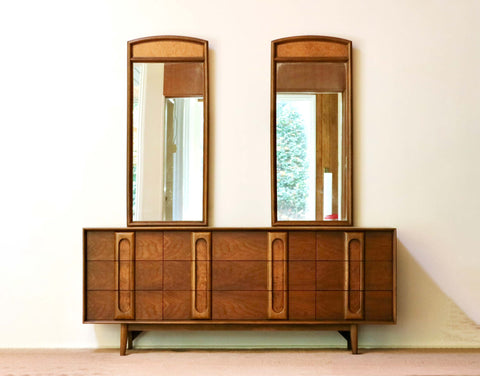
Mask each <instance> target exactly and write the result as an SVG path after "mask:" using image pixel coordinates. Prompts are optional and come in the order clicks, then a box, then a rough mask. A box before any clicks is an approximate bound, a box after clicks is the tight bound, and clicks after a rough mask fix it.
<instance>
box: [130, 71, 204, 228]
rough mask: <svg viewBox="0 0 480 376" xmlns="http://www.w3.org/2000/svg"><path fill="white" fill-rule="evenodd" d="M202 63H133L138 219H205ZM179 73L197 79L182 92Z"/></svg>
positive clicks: (134, 211) (135, 207) (135, 213)
mask: <svg viewBox="0 0 480 376" xmlns="http://www.w3.org/2000/svg"><path fill="white" fill-rule="evenodd" d="M202 65H203V64H202V63H134V64H133V182H132V184H133V187H132V190H133V204H132V214H133V219H134V220H135V221H159V220H160V221H185V220H191V221H201V220H202V214H203V208H202V202H203V200H202V197H203V96H201V95H199V94H201V93H202V86H201V85H202V82H203V80H202V72H203V66H202ZM179 72H181V73H182V74H185V72H188V73H189V75H190V76H191V77H195V74H196V77H197V79H196V80H194V81H190V82H189V83H190V85H188V89H186V88H183V89H182V88H180V87H179V86H180V85H179V84H180V82H179V80H178V79H176V78H175V75H176V74H178V73H179ZM173 80H175V81H176V85H175V87H174V88H172V87H171V86H172V85H170V82H171V81H173ZM169 81H170V82H169ZM192 82H193V83H195V82H197V85H191V84H192ZM198 83H199V84H198ZM186 95H190V96H188V97H186Z"/></svg>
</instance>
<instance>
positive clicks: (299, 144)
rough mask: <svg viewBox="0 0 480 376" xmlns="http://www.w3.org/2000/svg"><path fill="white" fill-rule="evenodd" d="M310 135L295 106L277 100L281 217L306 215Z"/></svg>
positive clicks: (279, 210) (288, 217)
mask: <svg viewBox="0 0 480 376" xmlns="http://www.w3.org/2000/svg"><path fill="white" fill-rule="evenodd" d="M306 150H307V137H306V134H305V124H304V121H303V119H302V118H301V116H300V115H299V114H298V112H296V111H295V109H294V108H293V107H292V106H290V105H288V104H286V103H282V102H277V215H278V219H279V220H289V219H291V220H299V219H304V218H305V210H306V199H307V195H308V191H307V188H308V187H307V184H306V182H307V174H308V167H309V166H308V160H307V153H306Z"/></svg>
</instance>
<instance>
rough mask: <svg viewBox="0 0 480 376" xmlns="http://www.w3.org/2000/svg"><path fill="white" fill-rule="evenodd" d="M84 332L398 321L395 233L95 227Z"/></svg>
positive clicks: (89, 246) (88, 239)
mask: <svg viewBox="0 0 480 376" xmlns="http://www.w3.org/2000/svg"><path fill="white" fill-rule="evenodd" d="M83 236H84V308H83V321H84V323H116V324H121V346H120V353H121V354H122V355H123V354H125V352H126V349H127V347H132V345H133V340H134V339H135V337H136V336H137V335H138V334H139V333H140V332H142V331H146V330H158V329H161V328H162V327H163V328H165V325H170V326H173V325H175V326H189V327H190V328H192V329H193V328H205V327H207V328H210V329H213V328H219V327H221V328H225V327H234V326H242V327H243V328H247V327H250V328H257V327H262V328H264V327H265V326H275V327H278V328H279V329H280V328H283V329H288V328H294V327H295V328H298V327H299V326H303V327H307V326H308V327H309V328H311V329H332V330H338V331H339V332H340V334H342V335H343V336H344V337H345V338H346V339H347V343H348V346H349V348H351V349H352V352H353V353H357V347H358V346H357V343H358V336H357V325H360V324H393V323H395V321H396V231H395V229H383V228H382V229H380V228H375V229H366V228H356V227H335V228H318V227H316V228H314V227H288V228H287V227H274V228H212V227H196V228H192V227H190V228H187V227H175V228H172V227H148V228H146V227H137V228H132V227H130V228H110V229H107V228H102V229H94V228H88V229H84V230H83Z"/></svg>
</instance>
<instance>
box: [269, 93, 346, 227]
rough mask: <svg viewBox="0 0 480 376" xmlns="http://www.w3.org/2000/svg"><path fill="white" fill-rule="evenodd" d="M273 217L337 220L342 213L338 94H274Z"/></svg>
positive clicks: (302, 219) (339, 96)
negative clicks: (275, 214)
mask: <svg viewBox="0 0 480 376" xmlns="http://www.w3.org/2000/svg"><path fill="white" fill-rule="evenodd" d="M276 107H277V113H276V142H277V145H276V150H277V155H276V158H277V160H276V166H277V171H276V174H277V217H278V220H280V221H296V220H297V221H315V220H338V219H341V218H340V215H339V213H341V212H342V208H341V197H342V121H343V120H342V94H341V93H277V104H276Z"/></svg>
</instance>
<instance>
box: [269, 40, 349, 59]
mask: <svg viewBox="0 0 480 376" xmlns="http://www.w3.org/2000/svg"><path fill="white" fill-rule="evenodd" d="M276 56H277V57H292V58H293V57H347V56H348V45H347V44H344V43H336V42H332V41H308V40H305V41H297V42H288V43H281V44H279V45H278V46H277V51H276Z"/></svg>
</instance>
